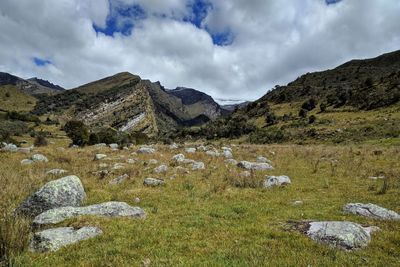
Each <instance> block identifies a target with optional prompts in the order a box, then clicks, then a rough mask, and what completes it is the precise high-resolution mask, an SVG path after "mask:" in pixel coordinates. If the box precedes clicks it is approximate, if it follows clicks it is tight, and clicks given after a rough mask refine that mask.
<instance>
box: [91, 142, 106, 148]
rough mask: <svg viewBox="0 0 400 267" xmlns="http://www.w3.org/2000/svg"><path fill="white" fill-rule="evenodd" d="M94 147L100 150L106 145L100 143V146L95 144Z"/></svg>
mask: <svg viewBox="0 0 400 267" xmlns="http://www.w3.org/2000/svg"><path fill="white" fill-rule="evenodd" d="M94 146H95V147H97V148H102V147H106V146H107V144H106V143H100V144H95V145H94Z"/></svg>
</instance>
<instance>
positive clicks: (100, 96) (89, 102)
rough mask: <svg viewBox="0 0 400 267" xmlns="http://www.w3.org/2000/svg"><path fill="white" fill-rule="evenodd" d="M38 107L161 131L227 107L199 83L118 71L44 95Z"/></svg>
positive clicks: (99, 122)
mask: <svg viewBox="0 0 400 267" xmlns="http://www.w3.org/2000/svg"><path fill="white" fill-rule="evenodd" d="M34 112H35V113H36V114H45V113H54V114H58V115H59V116H60V118H63V119H64V120H69V119H73V118H75V119H80V120H83V121H84V122H85V123H86V124H88V125H90V126H94V127H102V126H110V127H113V128H116V129H119V130H121V131H129V132H132V131H140V132H144V133H147V134H149V135H156V134H160V133H163V132H168V131H170V130H173V129H176V128H178V127H183V126H194V125H200V124H203V123H205V122H208V121H210V120H214V119H216V118H217V117H219V116H220V115H221V113H222V112H223V111H222V109H221V108H220V106H219V105H218V104H217V103H215V101H214V100H213V99H212V98H211V97H210V96H208V95H206V94H204V93H201V92H199V91H196V90H194V89H187V88H177V89H175V90H166V89H165V88H164V87H163V86H162V85H161V84H160V83H159V82H155V83H153V82H151V81H148V80H143V79H141V78H140V77H139V76H137V75H133V74H131V73H128V72H123V73H118V74H116V75H114V76H110V77H107V78H104V79H101V80H98V81H95V82H91V83H88V84H86V85H82V86H80V87H78V88H75V89H72V90H67V91H64V92H62V93H59V94H56V95H52V96H47V97H41V98H40V101H39V102H38V103H37V105H36V107H35V110H34Z"/></svg>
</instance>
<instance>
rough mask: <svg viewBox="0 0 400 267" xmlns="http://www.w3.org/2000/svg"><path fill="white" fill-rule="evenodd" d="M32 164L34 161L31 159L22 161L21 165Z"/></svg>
mask: <svg viewBox="0 0 400 267" xmlns="http://www.w3.org/2000/svg"><path fill="white" fill-rule="evenodd" d="M32 163H33V160H31V159H23V160H21V164H23V165H30V164H32Z"/></svg>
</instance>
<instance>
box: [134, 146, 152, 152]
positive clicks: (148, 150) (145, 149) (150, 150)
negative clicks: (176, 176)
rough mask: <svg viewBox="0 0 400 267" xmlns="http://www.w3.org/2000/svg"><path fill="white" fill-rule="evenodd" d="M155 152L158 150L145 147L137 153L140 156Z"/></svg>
mask: <svg viewBox="0 0 400 267" xmlns="http://www.w3.org/2000/svg"><path fill="white" fill-rule="evenodd" d="M154 152H156V150H155V149H154V148H152V147H145V146H143V147H141V148H139V149H138V151H137V153H138V154H152V153H154Z"/></svg>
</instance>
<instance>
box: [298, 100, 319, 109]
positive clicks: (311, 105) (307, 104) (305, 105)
mask: <svg viewBox="0 0 400 267" xmlns="http://www.w3.org/2000/svg"><path fill="white" fill-rule="evenodd" d="M316 105H317V100H315V99H314V98H310V99H309V100H307V101H306V102H304V103H303V105H301V108H302V109H305V110H307V111H310V110H313V109H314V108H315V107H316Z"/></svg>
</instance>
